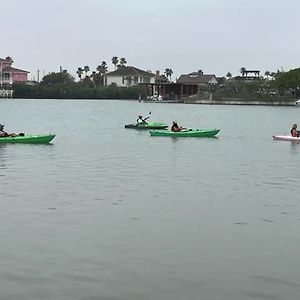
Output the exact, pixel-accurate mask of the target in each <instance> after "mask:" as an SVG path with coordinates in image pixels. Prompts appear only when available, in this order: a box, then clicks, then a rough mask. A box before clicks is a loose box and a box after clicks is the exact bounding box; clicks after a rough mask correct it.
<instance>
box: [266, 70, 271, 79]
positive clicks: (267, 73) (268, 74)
mask: <svg viewBox="0 0 300 300" xmlns="http://www.w3.org/2000/svg"><path fill="white" fill-rule="evenodd" d="M265 75H266V76H267V80H269V76H270V75H271V73H270V72H269V71H266V72H265Z"/></svg>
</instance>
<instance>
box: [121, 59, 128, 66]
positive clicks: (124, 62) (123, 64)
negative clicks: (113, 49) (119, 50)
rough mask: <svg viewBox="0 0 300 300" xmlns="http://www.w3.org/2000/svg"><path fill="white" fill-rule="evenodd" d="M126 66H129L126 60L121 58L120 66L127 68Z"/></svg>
mask: <svg viewBox="0 0 300 300" xmlns="http://www.w3.org/2000/svg"><path fill="white" fill-rule="evenodd" d="M126 64H127V61H126V58H124V57H121V58H120V66H121V67H123V66H125V65H126Z"/></svg>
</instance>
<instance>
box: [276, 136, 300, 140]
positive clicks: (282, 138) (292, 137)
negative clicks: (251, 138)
mask: <svg viewBox="0 0 300 300" xmlns="http://www.w3.org/2000/svg"><path fill="white" fill-rule="evenodd" d="M273 139H274V140H276V141H300V137H294V136H291V135H273Z"/></svg>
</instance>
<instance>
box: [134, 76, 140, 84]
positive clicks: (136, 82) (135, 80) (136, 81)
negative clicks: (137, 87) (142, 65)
mask: <svg viewBox="0 0 300 300" xmlns="http://www.w3.org/2000/svg"><path fill="white" fill-rule="evenodd" d="M133 82H134V84H138V83H139V78H138V77H137V76H134V77H133Z"/></svg>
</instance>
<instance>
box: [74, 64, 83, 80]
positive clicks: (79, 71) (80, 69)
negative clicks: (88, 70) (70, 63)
mask: <svg viewBox="0 0 300 300" xmlns="http://www.w3.org/2000/svg"><path fill="white" fill-rule="evenodd" d="M76 73H77V75H78V77H79V79H80V80H81V76H82V74H83V69H82V68H81V67H79V68H78V70H77V71H76Z"/></svg>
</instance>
